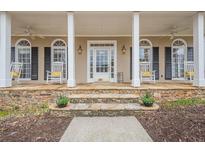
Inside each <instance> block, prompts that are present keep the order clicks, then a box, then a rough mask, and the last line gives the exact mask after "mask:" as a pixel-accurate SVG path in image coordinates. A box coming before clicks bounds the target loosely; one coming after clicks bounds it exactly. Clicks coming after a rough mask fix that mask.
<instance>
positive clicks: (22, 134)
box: [0, 113, 72, 142]
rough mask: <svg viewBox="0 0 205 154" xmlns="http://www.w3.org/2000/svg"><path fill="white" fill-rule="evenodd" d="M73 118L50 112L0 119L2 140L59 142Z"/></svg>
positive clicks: (0, 137)
mask: <svg viewBox="0 0 205 154" xmlns="http://www.w3.org/2000/svg"><path fill="white" fill-rule="evenodd" d="M71 120H72V118H68V117H55V116H52V115H49V114H48V113H46V114H44V115H40V116H34V115H31V116H27V117H12V118H9V119H6V120H3V121H0V141H1V142H2V141H4V142H6V141H8V142H43V141H47V142H57V141H59V140H60V138H61V136H62V135H63V133H64V131H65V130H66V128H67V127H68V125H69V123H70V121H71Z"/></svg>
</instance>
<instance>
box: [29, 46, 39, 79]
mask: <svg viewBox="0 0 205 154" xmlns="http://www.w3.org/2000/svg"><path fill="white" fill-rule="evenodd" d="M31 80H38V47H32V48H31Z"/></svg>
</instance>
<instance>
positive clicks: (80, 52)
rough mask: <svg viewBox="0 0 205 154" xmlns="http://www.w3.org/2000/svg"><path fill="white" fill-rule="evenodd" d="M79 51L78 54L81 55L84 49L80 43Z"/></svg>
mask: <svg viewBox="0 0 205 154" xmlns="http://www.w3.org/2000/svg"><path fill="white" fill-rule="evenodd" d="M77 51H78V54H79V55H81V54H82V52H83V49H82V47H81V45H79V47H78V49H77Z"/></svg>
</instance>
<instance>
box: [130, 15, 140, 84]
mask: <svg viewBox="0 0 205 154" xmlns="http://www.w3.org/2000/svg"><path fill="white" fill-rule="evenodd" d="M139 51H140V46H139V13H138V12H135V13H133V19H132V86H133V87H139V86H140V76H139V71H140V70H139V69H140V68H139V67H140V65H139Z"/></svg>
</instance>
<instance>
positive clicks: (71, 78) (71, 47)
mask: <svg viewBox="0 0 205 154" xmlns="http://www.w3.org/2000/svg"><path fill="white" fill-rule="evenodd" d="M67 22H68V43H67V44H68V71H67V72H68V81H67V86H68V87H75V86H76V81H75V29H74V15H73V12H68V14H67Z"/></svg>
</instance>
